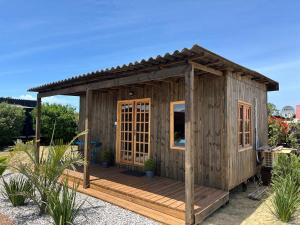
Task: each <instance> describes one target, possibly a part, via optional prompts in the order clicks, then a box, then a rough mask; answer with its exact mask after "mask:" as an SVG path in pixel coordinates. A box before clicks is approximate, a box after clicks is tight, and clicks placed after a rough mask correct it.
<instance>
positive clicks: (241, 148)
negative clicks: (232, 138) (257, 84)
mask: <svg viewBox="0 0 300 225" xmlns="http://www.w3.org/2000/svg"><path fill="white" fill-rule="evenodd" d="M241 106H243V117H242V123H243V130H242V132H241V131H240V122H241V119H240V107H241ZM252 108H253V107H252V104H251V103H249V102H245V101H241V100H239V101H238V106H237V109H238V111H237V142H238V144H237V145H238V151H244V150H248V149H251V148H252V147H253V129H252V126H253V124H252V123H253V110H252ZM249 110H250V116H247V113H248V112H249ZM247 117H249V118H247ZM246 122H249V131H246V129H245V128H246V126H245V124H246ZM247 133H249V143H248V144H246V134H247ZM241 134H242V139H243V141H242V142H243V143H242V145H240V135H241Z"/></svg>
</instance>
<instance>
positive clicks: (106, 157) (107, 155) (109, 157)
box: [100, 149, 114, 163]
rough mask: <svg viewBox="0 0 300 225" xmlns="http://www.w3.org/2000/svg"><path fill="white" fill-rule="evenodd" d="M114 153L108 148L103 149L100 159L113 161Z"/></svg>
mask: <svg viewBox="0 0 300 225" xmlns="http://www.w3.org/2000/svg"><path fill="white" fill-rule="evenodd" d="M113 157H114V156H113V153H112V151H110V150H108V149H103V150H101V151H100V161H101V162H108V163H111V162H112V161H113Z"/></svg>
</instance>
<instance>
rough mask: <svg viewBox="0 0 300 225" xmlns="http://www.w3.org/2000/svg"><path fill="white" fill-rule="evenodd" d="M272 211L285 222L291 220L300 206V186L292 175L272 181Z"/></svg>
mask: <svg viewBox="0 0 300 225" xmlns="http://www.w3.org/2000/svg"><path fill="white" fill-rule="evenodd" d="M272 190H273V191H274V194H273V196H272V201H271V204H272V206H273V207H272V212H273V214H274V215H275V216H276V217H277V218H278V219H280V220H281V221H283V222H289V221H290V220H291V219H292V217H293V216H294V215H295V213H296V212H297V210H298V209H299V207H300V187H299V186H298V185H297V184H296V182H295V181H294V178H293V177H291V175H287V176H286V177H276V178H275V179H273V182H272Z"/></svg>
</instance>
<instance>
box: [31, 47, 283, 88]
mask: <svg viewBox="0 0 300 225" xmlns="http://www.w3.org/2000/svg"><path fill="white" fill-rule="evenodd" d="M191 62H192V63H196V65H198V67H201V68H202V70H204V72H207V73H215V74H217V73H219V72H221V71H228V70H229V71H232V72H238V73H240V74H241V75H242V76H249V77H250V79H252V80H255V81H257V82H260V83H263V84H265V85H266V87H267V90H268V91H277V90H279V84H278V82H276V81H274V80H272V79H270V78H268V77H267V76H265V75H263V74H260V73H258V72H256V71H253V70H250V69H248V68H246V67H243V66H241V65H239V64H236V63H234V62H232V61H230V60H228V59H225V58H223V57H222V56H219V55H217V54H215V53H213V52H211V51H209V50H207V49H205V48H202V47H200V46H199V45H194V46H193V47H192V48H190V49H186V48H184V49H183V50H181V51H178V50H177V51H174V52H173V53H171V54H170V53H166V54H165V55H164V56H160V55H158V56H157V57H155V58H152V57H151V58H149V59H148V60H141V61H140V62H135V63H129V64H127V65H123V66H117V67H112V68H110V69H105V70H101V71H95V72H91V73H87V74H83V75H80V76H75V77H71V78H68V79H65V80H61V81H57V82H53V83H49V84H45V85H41V86H38V87H34V88H31V89H29V91H33V92H39V93H44V92H53V93H54V91H56V90H61V89H66V88H70V87H74V86H80V85H87V84H90V83H94V82H104V81H108V80H112V79H120V78H124V77H128V76H137V75H138V74H142V73H147V72H148V73H151V72H153V71H159V70H162V69H164V68H171V67H174V66H179V65H183V64H188V63H191ZM65 94H67V93H65Z"/></svg>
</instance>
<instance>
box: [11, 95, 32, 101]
mask: <svg viewBox="0 0 300 225" xmlns="http://www.w3.org/2000/svg"><path fill="white" fill-rule="evenodd" d="M13 98H17V99H25V100H36V97H34V96H32V95H30V94H25V95H20V96H17V97H13Z"/></svg>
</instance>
